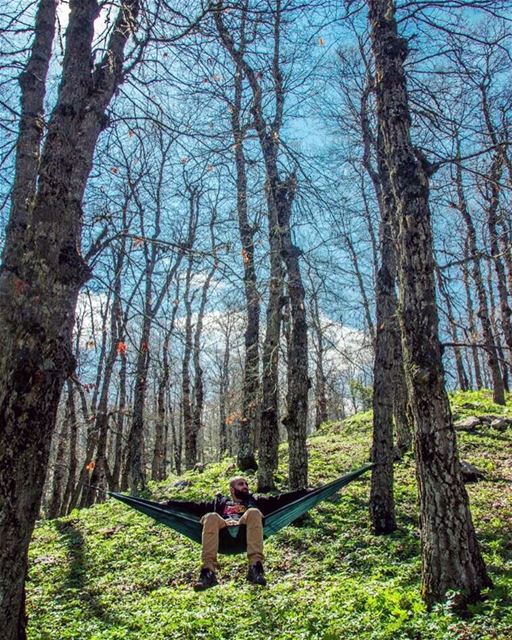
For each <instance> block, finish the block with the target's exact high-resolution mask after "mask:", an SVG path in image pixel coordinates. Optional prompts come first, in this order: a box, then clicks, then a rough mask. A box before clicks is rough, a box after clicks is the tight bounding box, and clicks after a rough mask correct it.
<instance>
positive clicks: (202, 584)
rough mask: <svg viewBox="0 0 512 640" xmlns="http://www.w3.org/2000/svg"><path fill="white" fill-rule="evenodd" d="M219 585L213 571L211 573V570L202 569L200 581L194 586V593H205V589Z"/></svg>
mask: <svg viewBox="0 0 512 640" xmlns="http://www.w3.org/2000/svg"><path fill="white" fill-rule="evenodd" d="M217 584H219V583H218V582H217V577H216V575H215V574H214V573H213V571H210V569H201V573H200V574H199V579H198V581H197V582H196V583H195V585H194V591H204V590H205V589H209V588H210V587H214V586H215V585H217Z"/></svg>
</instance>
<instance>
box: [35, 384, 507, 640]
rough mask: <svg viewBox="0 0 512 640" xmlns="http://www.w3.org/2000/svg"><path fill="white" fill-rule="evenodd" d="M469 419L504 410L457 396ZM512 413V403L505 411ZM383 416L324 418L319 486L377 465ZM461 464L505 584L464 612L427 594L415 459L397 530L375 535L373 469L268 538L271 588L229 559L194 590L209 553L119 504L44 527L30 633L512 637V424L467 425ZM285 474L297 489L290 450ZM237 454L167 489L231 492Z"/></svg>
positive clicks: (313, 454)
mask: <svg viewBox="0 0 512 640" xmlns="http://www.w3.org/2000/svg"><path fill="white" fill-rule="evenodd" d="M453 401H454V412H455V413H456V414H457V415H458V416H459V417H464V416H467V415H480V414H484V413H492V414H496V415H498V414H500V413H503V411H502V410H501V408H499V407H496V406H495V405H492V403H491V402H490V400H489V398H488V397H486V396H485V394H481V393H479V394H476V393H472V394H460V393H458V394H456V395H455V396H454V398H453ZM506 413H507V414H508V415H511V416H512V403H510V404H509V407H508V409H507V411H506ZM370 421H371V415H369V414H360V415H358V416H356V417H354V418H352V419H350V420H346V421H345V422H344V423H342V424H328V425H324V427H323V429H322V430H321V431H320V433H319V434H318V435H315V436H314V437H313V438H311V440H310V449H309V450H310V460H311V465H310V469H311V472H310V475H311V483H312V484H315V483H317V482H324V481H328V480H331V479H333V478H335V477H336V476H337V475H340V474H341V473H343V472H345V471H346V470H349V469H352V468H355V467H357V466H358V465H360V464H361V463H363V462H365V461H367V459H368V453H369V448H370V431H371V422H370ZM459 442H460V449H461V452H462V458H463V459H465V460H467V461H468V462H471V463H473V464H475V465H476V466H477V467H479V468H480V469H482V470H484V471H485V473H486V474H487V478H486V480H484V481H481V482H479V483H478V484H471V485H468V490H469V493H470V496H471V505H472V512H473V518H474V521H475V524H476V527H477V530H478V536H479V539H480V541H481V543H482V547H483V550H484V554H485V559H486V561H487V563H488V567H489V570H490V572H491V574H492V577H493V580H494V582H495V587H494V588H493V589H492V590H490V591H489V592H488V594H487V598H486V600H485V602H483V603H482V604H479V605H476V606H475V607H473V609H472V610H471V612H470V615H468V616H466V617H465V618H460V617H458V616H457V614H456V613H455V612H454V611H453V610H452V607H451V604H450V601H448V602H447V603H446V604H444V605H442V606H439V607H437V608H436V609H435V611H434V612H433V613H431V614H428V613H427V612H426V611H425V609H424V606H423V604H422V601H421V599H420V593H419V578H420V564H421V560H420V557H419V537H418V531H417V507H416V490H415V482H414V469H413V464H412V459H411V457H407V458H406V459H405V460H404V461H403V462H401V463H400V464H398V465H397V467H396V501H397V513H398V522H399V530H398V531H397V532H396V533H394V534H393V535H391V536H387V537H375V536H373V535H372V534H371V531H370V529H369V523H368V515H367V512H368V509H367V502H368V491H369V476H368V475H367V476H365V477H364V478H363V479H361V480H358V481H356V482H354V483H352V484H351V485H350V486H349V487H347V488H346V489H345V490H344V491H343V492H342V496H341V498H335V499H334V500H331V501H328V502H325V503H323V504H322V505H321V506H320V507H318V508H316V509H315V510H313V511H312V512H311V515H310V516H308V518H307V519H306V521H305V522H304V523H303V524H302V525H301V526H290V527H288V528H287V529H284V530H283V531H282V532H280V533H279V534H277V535H276V536H274V537H272V538H270V539H269V540H268V541H267V542H266V554H267V561H266V568H267V577H268V580H269V585H268V587H267V588H261V587H255V586H252V585H249V584H248V583H247V582H246V581H245V573H246V561H245V558H244V557H243V556H228V557H225V556H224V557H221V559H222V567H223V568H222V572H221V573H220V579H221V581H222V584H221V585H220V586H219V587H216V588H214V589H210V590H209V591H206V592H204V593H195V592H194V591H193V590H192V589H191V582H192V581H193V579H194V578H195V577H196V575H197V573H198V568H199V552H200V548H199V547H198V546H197V545H195V544H193V543H192V542H190V541H189V540H187V539H185V538H184V537H182V536H180V535H179V534H176V533H174V532H173V531H171V530H170V529H167V528H165V527H163V526H161V525H157V524H154V523H153V521H151V520H150V519H148V518H146V517H145V516H143V515H140V514H137V513H136V512H134V511H133V510H131V509H129V508H128V507H126V506H124V505H123V504H121V503H119V502H116V501H114V500H109V501H108V502H107V503H106V504H103V505H99V506H97V507H95V508H93V509H89V510H82V511H75V512H73V513H72V514H71V515H70V516H69V517H66V518H62V519H60V520H56V521H52V522H42V523H40V524H39V525H38V526H37V528H36V531H35V534H34V540H33V543H32V546H31V552H30V576H29V582H28V610H29V615H30V634H29V636H30V638H31V639H32V640H50V639H51V640H61V639H62V640H64V639H75V640H82V639H83V640H114V639H115V640H121V639H123V640H124V639H129V640H145V639H148V640H171V639H176V640H178V639H179V640H182V639H188V638H190V639H192V638H198V639H199V638H205V639H211V640H213V639H216V640H217V639H218V640H221V639H222V640H230V639H231V638H244V639H247V640H270V639H275V640H277V639H279V640H306V639H308V640H316V639H318V640H344V639H350V640H355V639H358V640H359V639H361V640H385V639H386V640H388V639H389V640H391V639H393V640H402V639H411V640H427V639H439V640H441V639H442V640H451V639H454V640H455V639H458V640H473V639H474V640H477V639H478V640H490V639H497V640H511V639H512V606H511V600H512V575H511V564H512V563H511V557H512V540H511V531H512V500H511V487H510V480H511V478H512V448H511V444H512V429H510V428H509V429H508V430H507V431H505V432H498V431H496V430H493V429H491V428H490V427H482V428H480V429H479V430H477V431H476V432H475V433H461V434H460V438H459ZM282 458H283V461H282V467H281V468H280V475H279V480H280V483H281V486H282V487H283V488H285V484H284V483H285V470H286V449H283V455H282ZM234 473H235V469H234V467H233V465H232V463H230V461H226V462H225V463H223V464H216V465H212V466H210V467H208V468H207V469H206V470H205V471H204V472H203V473H202V474H197V473H193V474H192V473H191V474H187V476H186V477H187V479H189V480H191V481H192V486H190V487H187V488H186V489H181V490H179V489H176V488H173V487H172V483H173V482H174V481H175V480H176V478H170V479H169V480H168V482H167V483H164V484H163V485H160V486H158V487H153V488H152V489H153V495H154V496H155V498H156V499H162V498H164V497H165V496H171V495H172V496H174V497H182V498H191V499H196V498H210V497H211V496H212V495H213V494H214V493H215V492H217V491H222V492H226V490H227V489H226V485H227V479H228V478H229V477H230V476H232V475H234Z"/></svg>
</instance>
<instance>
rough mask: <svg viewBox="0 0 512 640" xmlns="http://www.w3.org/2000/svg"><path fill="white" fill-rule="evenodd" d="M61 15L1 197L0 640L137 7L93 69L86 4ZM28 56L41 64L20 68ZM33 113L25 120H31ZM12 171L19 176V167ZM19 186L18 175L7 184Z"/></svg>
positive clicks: (17, 609) (6, 628)
mask: <svg viewBox="0 0 512 640" xmlns="http://www.w3.org/2000/svg"><path fill="white" fill-rule="evenodd" d="M127 5H128V6H129V7H130V9H131V10H130V26H128V25H127V16H126V13H125V12H126V11H127ZM70 8H71V11H70V16H69V24H68V28H67V37H66V50H65V54H64V61H63V68H62V81H61V84H60V87H59V92H58V97H57V104H56V107H55V109H54V111H53V113H52V116H51V118H50V122H49V125H48V133H47V137H46V139H45V144H44V148H43V151H42V153H41V156H40V160H39V165H38V169H37V187H36V188H37V191H36V190H35V187H34V176H33V175H32V177H31V178H30V179H29V180H28V181H25V180H24V182H26V183H27V186H26V188H22V189H20V190H19V191H17V195H16V196H15V197H16V198H18V197H22V200H20V201H18V202H13V207H12V209H11V217H10V233H9V234H8V237H7V239H6V244H5V249H4V255H3V268H2V271H1V274H0V328H1V334H2V342H1V345H0V380H1V382H2V384H1V387H2V394H1V396H0V510H1V517H0V628H1V629H2V634H3V636H4V638H5V640H21V639H23V638H25V637H26V616H25V612H24V581H25V575H26V570H27V551H28V544H29V540H30V536H31V534H32V530H33V527H34V523H35V520H36V517H37V515H38V511H39V505H40V501H41V495H42V490H43V485H44V479H45V474H46V469H47V464H48V455H49V449H50V442H51V438H52V433H53V430H54V427H55V417H56V411H57V406H58V402H59V397H60V394H61V390H62V386H63V384H64V381H65V379H66V378H67V377H68V376H69V375H71V373H72V372H73V369H74V366H75V361H74V357H73V355H72V350H71V338H72V331H73V323H74V310H75V306H76V301H77V297H78V292H79V289H80V287H81V286H82V284H83V283H84V282H85V281H86V280H87V279H88V277H89V275H90V271H89V269H88V267H87V265H86V264H85V263H84V260H83V258H82V257H81V255H80V254H79V252H78V249H77V248H78V247H80V239H81V219H82V210H81V203H82V199H83V194H84V190H85V185H86V182H87V178H88V175H89V173H90V170H91V165H92V158H93V153H94V148H95V146H96V141H97V139H98V136H99V134H100V131H101V129H102V127H103V126H104V114H105V110H106V108H107V106H108V104H109V102H110V100H111V98H112V96H113V94H114V92H115V90H116V89H117V87H118V86H119V84H120V82H121V81H122V61H123V53H124V46H125V44H126V41H127V39H128V37H129V35H130V33H131V32H132V29H133V27H132V22H131V19H132V18H136V13H137V8H138V5H137V2H135V1H134V2H129V3H123V4H122V5H121V8H120V11H119V16H118V18H117V20H116V25H114V28H113V33H112V35H111V38H110V41H109V43H108V45H107V51H106V54H105V55H106V58H104V59H102V60H101V61H100V62H99V63H98V65H97V66H96V68H95V69H94V70H93V68H92V64H93V62H92V61H93V55H92V50H91V43H92V39H93V34H94V20H95V19H96V17H97V15H98V13H99V7H98V4H97V2H96V1H95V0H81V1H80V2H77V1H76V0H72V2H71V3H70ZM54 23H55V3H54V2H45V0H41V2H40V5H39V11H38V14H37V18H36V38H35V40H34V43H33V49H32V54H31V58H30V60H29V63H28V66H27V68H26V71H25V74H23V76H22V112H23V115H24V116H27V111H26V109H27V108H29V107H30V105H29V104H27V102H26V98H27V97H28V96H29V95H30V94H32V95H34V94H35V93H38V92H39V96H38V97H37V100H35V102H36V103H37V102H38V103H39V105H41V104H42V101H43V100H44V83H45V78H46V71H47V68H48V59H49V56H50V53H51V40H52V37H53V26H54ZM42 39H43V40H45V42H46V44H43V43H42V41H41V40H42ZM36 58H37V61H36ZM32 61H34V64H35V63H37V65H39V64H40V65H41V67H40V68H39V69H38V70H36V69H35V68H32V67H31V62H32ZM35 107H36V108H35V110H34V111H32V113H31V115H30V118H32V117H33V114H34V113H37V114H38V116H37V117H39V114H40V113H42V109H38V108H37V104H36V105H35ZM30 108H31V107H30ZM25 126H26V121H24V120H23V118H22V123H21V127H22V128H21V129H20V135H19V140H20V144H21V142H23V141H24V140H25V139H26V136H25V132H24V127H25ZM37 126H39V127H40V126H41V122H39V124H38V125H37ZM36 138H37V136H36ZM40 139H41V138H40V137H39V138H37V139H36V140H32V142H28V143H27V144H28V146H29V147H30V148H28V146H27V147H25V148H24V149H22V148H21V146H20V147H19V148H18V151H17V160H18V159H20V157H21V154H22V153H24V152H28V153H32V154H34V156H33V157H34V158H39V141H40ZM17 172H20V173H24V172H25V169H24V168H23V162H22V161H21V160H20V164H18V165H17ZM19 179H21V175H20V176H18V177H17V178H16V179H15V184H18V180H19ZM13 196H14V192H13ZM27 202H28V203H30V209H27V208H26V203H27Z"/></svg>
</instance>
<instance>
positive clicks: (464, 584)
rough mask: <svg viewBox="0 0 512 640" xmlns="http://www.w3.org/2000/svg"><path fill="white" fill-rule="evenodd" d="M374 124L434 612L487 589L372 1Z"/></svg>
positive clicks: (419, 161) (397, 80)
mask: <svg viewBox="0 0 512 640" xmlns="http://www.w3.org/2000/svg"><path fill="white" fill-rule="evenodd" d="M368 7H369V20H370V24H371V39H372V51H373V54H374V58H375V69H376V71H375V81H376V82H375V88H376V104H377V117H378V123H379V127H380V130H381V132H382V138H383V153H384V154H385V160H386V164H387V166H388V171H389V177H390V181H391V186H392V190H393V195H394V199H395V204H396V217H395V218H394V220H393V221H392V224H393V233H394V236H395V240H396V242H397V244H398V249H399V250H398V273H399V281H400V322H401V329H402V336H403V343H404V356H405V362H406V376H407V382H408V387H409V397H410V401H411V407H412V411H413V415H414V422H415V443H414V444H415V451H416V461H417V477H418V485H419V498H420V522H421V539H422V559H423V567H422V568H423V572H422V578H423V589H422V591H423V596H424V598H425V600H426V601H427V603H428V605H429V606H430V605H432V604H433V603H434V602H436V601H439V600H441V599H443V598H444V597H445V595H446V593H447V591H449V590H450V589H455V590H461V591H463V592H464V595H465V597H466V598H467V599H468V600H475V599H477V598H478V597H479V596H480V593H481V590H482V589H483V588H484V587H487V586H489V585H490V584H491V581H490V579H489V577H488V575H487V572H486V568H485V564H484V562H483V559H482V556H481V553H480V550H479V547H478V543H477V540H476V536H475V531H474V527H473V523H472V520H471V514H470V511H469V504H468V496H467V493H466V490H465V488H464V484H463V482H462V477H461V473H460V464H459V460H458V455H457V447H456V439H455V430H454V428H453V423H452V418H451V414H450V406H449V402H448V397H447V394H446V390H445V387H444V372H443V368H442V361H441V347H440V343H439V337H438V318H437V308H436V301H435V284H434V261H433V247H432V232H431V228H430V211H429V205H428V196H429V186H428V173H427V168H426V166H425V165H426V161H425V160H424V158H422V157H421V156H420V155H419V154H418V153H417V152H416V151H415V149H414V148H413V146H412V143H411V137H410V128H411V119H410V113H409V106H408V97H407V91H406V80H405V74H404V60H405V57H406V56H407V42H406V40H404V39H403V38H400V37H399V36H398V33H397V24H396V20H395V4H394V2H393V0H369V2H368Z"/></svg>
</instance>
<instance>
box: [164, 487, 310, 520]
mask: <svg viewBox="0 0 512 640" xmlns="http://www.w3.org/2000/svg"><path fill="white" fill-rule="evenodd" d="M310 491H312V489H299V490H297V491H289V492H288V493H280V494H279V495H277V496H258V495H252V493H250V494H249V495H248V496H247V498H246V499H245V500H244V501H243V503H244V504H245V506H246V507H247V508H248V509H250V508H251V507H256V508H257V509H259V510H260V511H261V513H262V514H263V515H264V516H268V515H269V514H270V513H273V512H274V511H277V510H278V509H280V508H281V507H284V506H286V505H287V504H290V503H291V502H295V500H298V499H299V498H302V496H305V495H306V494H307V493H309V492H310ZM228 500H231V498H228V497H226V496H223V495H222V494H220V493H218V494H217V495H216V496H215V498H214V499H213V500H209V501H206V502H189V501H187V500H167V502H164V503H163V504H164V506H166V507H170V508H171V509H176V510H177V511H183V512H184V513H192V514H194V515H196V516H198V517H199V518H201V517H202V516H204V515H205V514H206V513H211V512H215V513H218V514H219V515H220V516H222V515H223V513H224V508H225V506H226V502H228Z"/></svg>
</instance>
